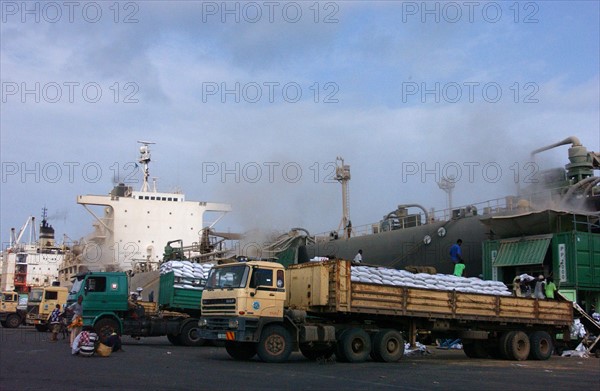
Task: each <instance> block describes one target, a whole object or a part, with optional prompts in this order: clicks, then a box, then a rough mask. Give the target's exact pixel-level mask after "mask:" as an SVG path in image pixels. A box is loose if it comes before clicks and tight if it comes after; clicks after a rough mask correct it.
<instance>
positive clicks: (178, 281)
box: [160, 261, 214, 290]
mask: <svg viewBox="0 0 600 391" xmlns="http://www.w3.org/2000/svg"><path fill="white" fill-rule="evenodd" d="M213 266H214V264H212V263H192V262H190V261H169V262H165V263H163V264H162V265H160V274H167V273H170V272H174V274H175V284H173V286H174V287H175V288H185V289H196V290H202V289H204V282H205V281H206V278H207V277H208V272H209V271H210V269H212V268H213Z"/></svg>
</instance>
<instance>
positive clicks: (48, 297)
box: [25, 286, 68, 332]
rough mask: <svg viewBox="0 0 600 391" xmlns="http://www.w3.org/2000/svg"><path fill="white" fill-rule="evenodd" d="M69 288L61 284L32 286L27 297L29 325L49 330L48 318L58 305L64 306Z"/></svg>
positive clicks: (40, 329)
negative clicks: (60, 285)
mask: <svg viewBox="0 0 600 391" xmlns="http://www.w3.org/2000/svg"><path fill="white" fill-rule="evenodd" d="M67 295H68V289H67V288H65V287H59V286H45V287H35V288H31V291H30V292H29V297H28V299H27V318H26V320H25V323H26V324H27V325H33V326H35V328H36V330H37V331H40V332H44V331H48V325H47V320H48V317H49V316H50V314H51V313H52V311H53V310H54V308H55V307H56V305H57V304H58V305H60V306H61V307H63V306H64V305H65V303H66V302H67Z"/></svg>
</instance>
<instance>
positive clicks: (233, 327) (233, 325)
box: [229, 319, 239, 329]
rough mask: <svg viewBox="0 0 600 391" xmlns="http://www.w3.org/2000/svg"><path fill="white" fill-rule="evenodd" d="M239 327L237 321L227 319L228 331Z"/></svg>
mask: <svg viewBox="0 0 600 391" xmlns="http://www.w3.org/2000/svg"><path fill="white" fill-rule="evenodd" d="M238 325H239V322H238V320H237V319H229V328H230V329H237V328H238Z"/></svg>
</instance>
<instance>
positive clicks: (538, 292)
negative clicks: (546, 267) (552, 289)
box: [533, 274, 546, 299]
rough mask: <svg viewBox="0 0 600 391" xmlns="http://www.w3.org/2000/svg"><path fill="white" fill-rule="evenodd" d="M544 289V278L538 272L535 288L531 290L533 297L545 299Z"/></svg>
mask: <svg viewBox="0 0 600 391" xmlns="http://www.w3.org/2000/svg"><path fill="white" fill-rule="evenodd" d="M545 291H546V281H545V280H544V275H543V274H540V275H539V277H538V280H537V281H536V283H535V288H534V290H533V297H534V298H536V299H545V298H546V295H545V294H544V293H545Z"/></svg>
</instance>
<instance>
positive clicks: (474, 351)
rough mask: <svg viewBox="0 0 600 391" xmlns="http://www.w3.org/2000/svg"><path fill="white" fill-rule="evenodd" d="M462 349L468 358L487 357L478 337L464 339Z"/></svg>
mask: <svg viewBox="0 0 600 391" xmlns="http://www.w3.org/2000/svg"><path fill="white" fill-rule="evenodd" d="M463 351H464V352H465V355H466V356H467V357H469V358H487V357H488V352H487V350H486V349H485V346H484V345H483V341H481V340H480V339H464V340H463Z"/></svg>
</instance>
